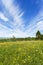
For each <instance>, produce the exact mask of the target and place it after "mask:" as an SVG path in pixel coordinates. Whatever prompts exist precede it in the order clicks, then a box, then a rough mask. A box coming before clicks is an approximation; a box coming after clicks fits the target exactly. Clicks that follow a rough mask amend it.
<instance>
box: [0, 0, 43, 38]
mask: <svg viewBox="0 0 43 65" xmlns="http://www.w3.org/2000/svg"><path fill="white" fill-rule="evenodd" d="M37 30H40V32H41V33H42V34H43V0H0V37H13V36H15V37H32V36H33V37H34V36H35V34H36V32H37Z"/></svg>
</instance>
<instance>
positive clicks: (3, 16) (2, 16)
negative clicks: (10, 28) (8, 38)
mask: <svg viewBox="0 0 43 65" xmlns="http://www.w3.org/2000/svg"><path fill="white" fill-rule="evenodd" d="M0 19H2V20H4V21H5V22H6V21H8V18H7V17H6V16H5V15H4V14H3V13H2V12H0Z"/></svg>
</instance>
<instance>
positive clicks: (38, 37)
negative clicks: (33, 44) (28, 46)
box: [36, 30, 41, 39]
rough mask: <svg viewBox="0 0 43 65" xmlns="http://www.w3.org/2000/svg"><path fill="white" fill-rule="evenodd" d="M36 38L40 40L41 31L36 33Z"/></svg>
mask: <svg viewBox="0 0 43 65" xmlns="http://www.w3.org/2000/svg"><path fill="white" fill-rule="evenodd" d="M36 38H37V39H40V38H41V33H40V31H39V30H38V31H37V32H36Z"/></svg>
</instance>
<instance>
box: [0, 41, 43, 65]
mask: <svg viewBox="0 0 43 65" xmlns="http://www.w3.org/2000/svg"><path fill="white" fill-rule="evenodd" d="M0 65H43V41H16V42H3V43H2V42H0Z"/></svg>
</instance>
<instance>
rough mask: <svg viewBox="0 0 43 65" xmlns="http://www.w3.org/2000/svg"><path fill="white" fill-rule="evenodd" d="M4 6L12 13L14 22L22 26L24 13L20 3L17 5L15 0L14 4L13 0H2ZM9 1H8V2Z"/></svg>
mask: <svg viewBox="0 0 43 65" xmlns="http://www.w3.org/2000/svg"><path fill="white" fill-rule="evenodd" d="M2 2H3V4H4V6H5V7H6V9H7V10H8V11H9V13H10V14H11V15H12V17H13V19H14V22H13V24H18V25H19V26H22V24H23V21H24V20H23V18H22V16H23V13H24V12H22V11H21V9H20V7H19V6H18V5H15V2H14V4H13V0H2ZM6 2H7V3H6Z"/></svg>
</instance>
